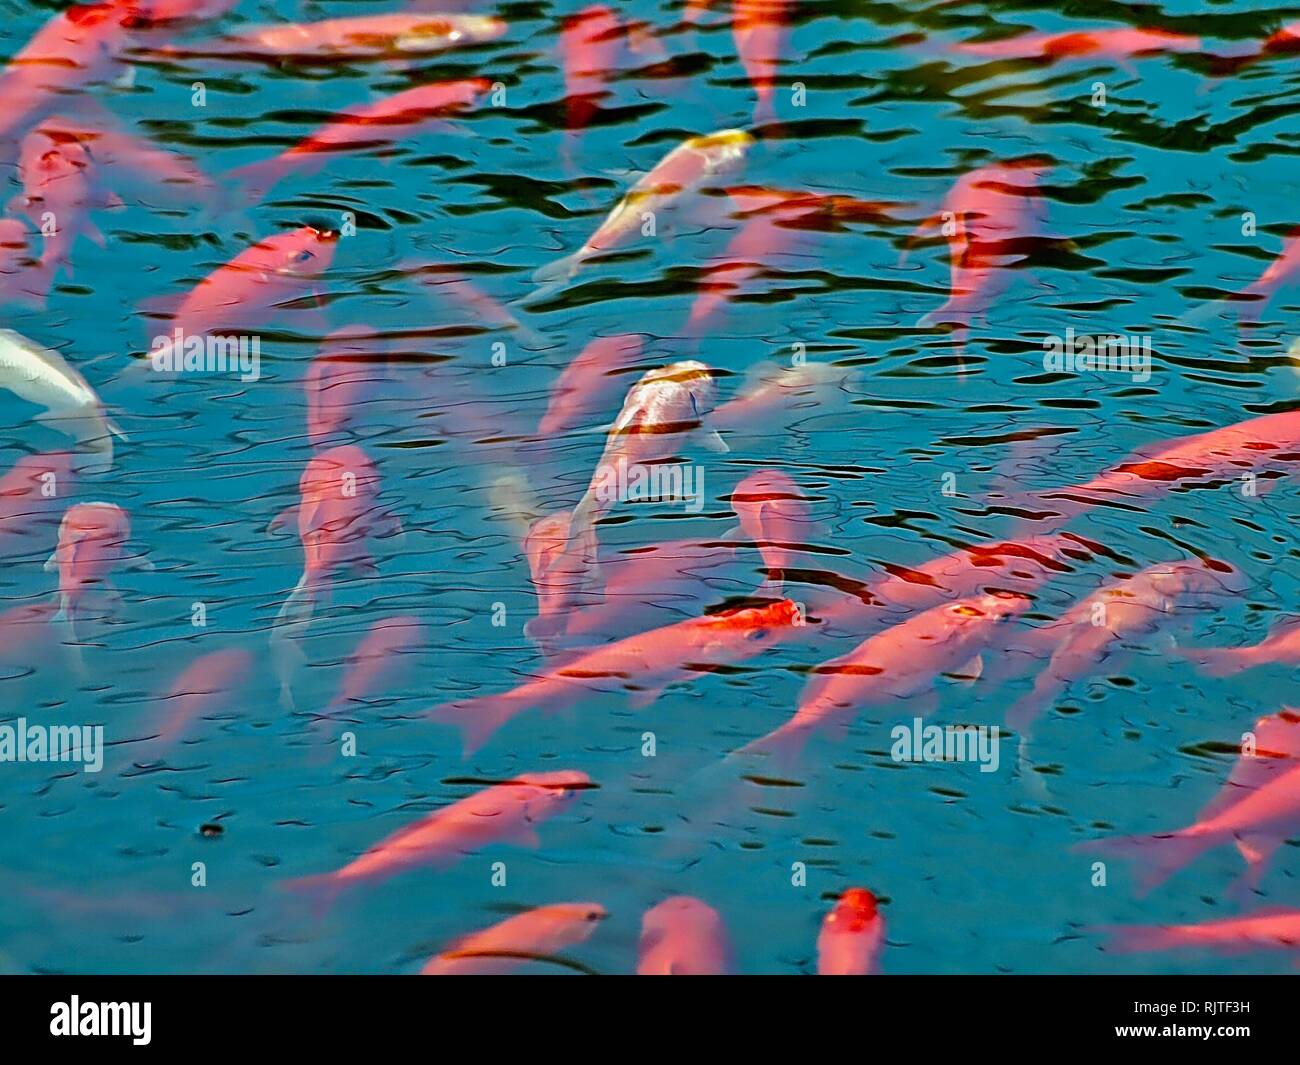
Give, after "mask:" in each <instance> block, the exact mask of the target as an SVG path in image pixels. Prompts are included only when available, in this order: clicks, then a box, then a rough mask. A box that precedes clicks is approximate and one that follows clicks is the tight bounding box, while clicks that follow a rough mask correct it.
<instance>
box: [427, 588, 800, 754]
mask: <svg viewBox="0 0 1300 1065" xmlns="http://www.w3.org/2000/svg"><path fill="white" fill-rule="evenodd" d="M804 624H805V622H804V617H803V614H802V612H801V611H800V609H799V606H798V604H796V603H794V602H792V601H790V600H788V599H786V600H782V601H781V602H778V603H772V604H770V605H768V606H763V607H751V608H746V609H741V610H728V611H725V612H723V613H720V614H709V615H706V616H705V617H697V618H688V619H687V620H685V621H679V622H677V623H676V624H674V625H668V626H666V627H664V628H660V629H654V630H652V631H650V632H643V633H639V634H637V635H635V636H629V637H627V638H626V639H623V640H619V641H618V642H616V643H612V644H609V645H607V646H603V647H597V648H595V649H593V650H590V651H587V652H585V653H583V654H581V655H578V656H576V657H574V658H572V659H570V660H569V661H568V662H566V663H565V664H564V665H562V666H560V667H558V668H555V669H550V670H547V671H546V672H545V673H543V674H542V675H541V676H540V677H537V678H535V679H533V680H530V681H528V682H526V683H524V684H521V685H519V687H517V688H514V689H512V690H511V691H508V692H502V693H500V694H498V695H481V696H478V697H477V698H473V699H462V700H457V701H455V702H451V703H447V704H445V705H444V706H440V707H437V708H436V709H434V710H432V711H430V712H429V716H430V717H432V718H433V719H434V720H435V721H439V722H441V723H444V724H454V725H456V726H457V727H459V728H460V730H461V733H462V735H463V736H464V740H465V752H466V754H470V753H472V752H473V751H476V750H478V748H480V747H481V746H483V744H484V743H485V742H487V740H488V738H489V737H490V736H492V734H493V733H495V732H496V731H497V730H498V729H500V728H501V727H502V726H503V725H505V724H506V723H507V722H509V721H510V720H512V719H513V718H515V717H517V716H518V715H519V714H522V713H524V712H525V711H528V710H536V709H541V710H546V711H550V712H555V711H557V710H561V709H565V708H567V707H571V706H575V705H577V704H578V703H580V702H582V701H584V700H585V699H587V698H589V697H590V696H591V695H592V694H593V693H594V692H599V691H630V692H632V693H633V695H632V703H633V705H636V706H646V705H649V704H650V703H652V702H653V701H654V700H655V699H656V698H658V696H659V694H660V692H662V691H663V689H664V688H665V687H667V686H668V685H669V684H671V683H672V682H674V681H677V680H686V679H688V678H690V677H693V676H695V675H697V674H699V673H707V672H711V671H713V670H714V669H716V668H717V667H719V666H724V665H734V664H736V663H738V662H743V661H746V660H747V659H750V658H753V657H755V656H756V655H759V654H761V653H762V652H763V651H765V650H767V649H768V648H769V647H772V646H775V645H776V644H778V643H780V642H781V641H783V640H787V639H790V638H791V637H792V635H794V634H796V633H798V632H800V631H801V630H802V628H803V626H804Z"/></svg>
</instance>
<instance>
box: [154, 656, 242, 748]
mask: <svg viewBox="0 0 1300 1065" xmlns="http://www.w3.org/2000/svg"><path fill="white" fill-rule="evenodd" d="M252 672H253V656H252V655H251V654H249V653H248V652H247V651H243V650H239V649H237V648H228V649H226V650H223V651H213V652H212V653H210V654H206V655H203V656H201V657H200V658H196V659H195V660H194V661H193V662H191V663H190V664H189V665H188V666H186V667H185V669H184V670H183V671H182V672H181V675H180V676H179V677H177V678H176V680H174V681H173V682H172V684H171V686H170V687H169V688H168V689H167V691H166V693H165V694H163V695H162V696H161V700H162V703H163V714H162V715H161V716H160V717H159V719H158V722H157V724H156V725H155V726H154V737H155V738H154V740H153V743H154V744H156V745H158V746H160V747H165V746H169V745H170V744H172V743H175V742H176V740H178V739H179V738H180V737H181V736H183V735H184V734H185V733H186V732H187V731H188V730H189V729H190V727H191V726H192V725H193V723H194V722H195V721H196V720H197V719H198V718H199V717H201V716H202V715H203V714H214V713H217V712H218V711H220V710H222V709H223V708H225V707H226V706H228V705H229V704H230V702H231V700H232V699H233V698H234V696H235V694H236V693H237V692H238V691H239V688H240V687H241V686H242V685H243V684H244V683H246V682H247V680H248V679H249V678H250V677H251V676H252Z"/></svg>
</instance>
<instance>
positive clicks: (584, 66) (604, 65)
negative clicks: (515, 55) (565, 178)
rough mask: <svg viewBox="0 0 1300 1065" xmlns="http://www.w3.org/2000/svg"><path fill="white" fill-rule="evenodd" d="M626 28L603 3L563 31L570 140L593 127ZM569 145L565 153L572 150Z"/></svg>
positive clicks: (560, 47)
mask: <svg viewBox="0 0 1300 1065" xmlns="http://www.w3.org/2000/svg"><path fill="white" fill-rule="evenodd" d="M623 35H624V28H623V25H622V23H620V22H619V20H618V16H617V15H616V14H614V12H613V11H611V10H610V9H609V8H608V7H605V6H604V5H603V4H592V5H590V6H589V7H584V8H583V9H582V10H581V11H579V12H578V13H577V14H574V15H570V16H569V17H568V18H566V19H565V20H564V25H563V26H562V27H561V28H560V41H559V44H558V46H557V47H558V50H559V55H560V63H561V65H562V66H563V68H564V106H565V127H566V128H567V130H568V133H569V140H570V141H572V139H573V137H574V136H575V135H576V134H577V133H578V132H579V131H581V130H584V129H586V128H587V127H588V126H589V125H591V120H592V119H593V118H595V117H596V115H598V114H599V113H600V105H601V102H602V101H603V100H604V99H605V98H606V97H607V96H608V95H609V91H608V89H607V88H606V85H607V82H608V79H609V76H610V74H612V73H613V71H614V67H615V64H616V63H617V61H618V57H619V53H620V51H621V49H622V46H623ZM571 147H572V146H571V144H567V143H566V151H571Z"/></svg>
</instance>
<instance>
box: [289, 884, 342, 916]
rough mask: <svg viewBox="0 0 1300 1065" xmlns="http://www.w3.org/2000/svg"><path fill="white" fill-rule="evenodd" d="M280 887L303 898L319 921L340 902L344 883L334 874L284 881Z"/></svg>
mask: <svg viewBox="0 0 1300 1065" xmlns="http://www.w3.org/2000/svg"><path fill="white" fill-rule="evenodd" d="M280 887H281V888H282V889H283V890H285V891H288V892H290V893H291V894H293V895H296V896H298V897H300V898H302V899H303V900H304V901H305V902H306V903H307V906H308V908H309V909H310V910H311V914H312V917H314V918H315V919H316V920H318V921H319V920H320V919H321V918H322V917H324V916H325V915H326V914H327V913H328V912H329V911H330V909H331V908H332V907H333V905H334V903H335V902H336V901H338V897H339V896H340V895H341V894H342V893H343V889H344V883H343V881H341V880H340V879H339V878H338V876H337V875H336V874H334V873H320V874H318V875H316V876H300V877H297V878H296V879H294V880H285V881H282V882H281V884H280Z"/></svg>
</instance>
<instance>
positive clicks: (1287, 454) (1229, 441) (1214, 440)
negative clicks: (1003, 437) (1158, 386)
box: [1013, 411, 1300, 529]
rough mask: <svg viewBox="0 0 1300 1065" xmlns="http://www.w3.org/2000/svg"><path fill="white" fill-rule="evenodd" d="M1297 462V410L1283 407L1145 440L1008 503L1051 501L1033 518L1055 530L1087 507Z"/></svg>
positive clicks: (1127, 502)
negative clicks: (1087, 477) (1077, 478)
mask: <svg viewBox="0 0 1300 1065" xmlns="http://www.w3.org/2000/svg"><path fill="white" fill-rule="evenodd" d="M1296 462H1300V411H1283V412H1282V413H1280V414H1265V415H1263V416H1262V417H1259V418H1251V419H1250V420H1249V421H1244V422H1238V423H1236V424H1235V425H1229V426H1226V427H1224V428H1222V429H1213V430H1211V431H1210V432H1207V433H1199V434H1197V435H1195V436H1185V437H1180V438H1178V439H1176V440H1172V441H1165V442H1162V443H1159V444H1153V445H1150V446H1148V447H1146V448H1143V449H1142V450H1141V451H1140V452H1138V453H1137V454H1136V455H1134V456H1133V457H1132V458H1130V459H1128V460H1126V461H1125V462H1122V463H1120V464H1119V465H1118V466H1114V467H1112V468H1111V469H1109V470H1107V471H1106V472H1104V473H1102V474H1099V475H1098V476H1096V477H1094V478H1093V479H1092V480H1091V481H1087V482H1085V483H1084V484H1078V485H1073V486H1071V487H1069V488H1058V489H1053V490H1048V491H1041V492H1035V493H1032V494H1030V495H1028V496H1026V497H1025V498H1023V499H1020V500H1014V501H1013V502H1014V503H1015V504H1016V505H1018V506H1026V507H1037V506H1043V505H1045V504H1048V503H1051V504H1052V508H1053V509H1052V510H1050V511H1048V512H1047V513H1046V514H1040V515H1036V520H1047V521H1048V528H1049V529H1057V528H1060V527H1061V526H1062V525H1064V524H1065V523H1066V522H1067V521H1069V520H1070V519H1071V518H1072V517H1074V516H1076V515H1078V514H1080V513H1082V512H1084V511H1086V510H1088V509H1089V508H1091V507H1095V506H1100V505H1111V506H1116V507H1120V508H1131V507H1132V505H1133V504H1134V503H1136V502H1138V501H1140V500H1143V499H1146V498H1149V497H1150V496H1153V495H1157V494H1161V493H1164V492H1167V491H1170V490H1172V489H1174V488H1178V487H1181V486H1182V485H1183V484H1185V483H1187V484H1195V483H1196V482H1205V481H1210V482H1213V481H1222V480H1224V479H1228V480H1232V481H1238V482H1239V481H1240V480H1241V478H1242V477H1243V475H1247V474H1251V475H1260V474H1265V473H1270V472H1274V471H1282V470H1286V469H1288V468H1289V467H1290V466H1291V465H1292V464H1294V463H1296Z"/></svg>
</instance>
